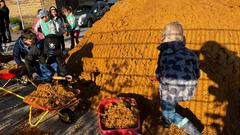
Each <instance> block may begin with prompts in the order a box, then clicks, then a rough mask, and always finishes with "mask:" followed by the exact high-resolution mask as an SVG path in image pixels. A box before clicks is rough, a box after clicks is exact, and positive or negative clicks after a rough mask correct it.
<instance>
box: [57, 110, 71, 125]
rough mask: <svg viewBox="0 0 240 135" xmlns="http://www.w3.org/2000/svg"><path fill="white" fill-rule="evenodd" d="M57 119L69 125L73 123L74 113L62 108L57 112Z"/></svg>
mask: <svg viewBox="0 0 240 135" xmlns="http://www.w3.org/2000/svg"><path fill="white" fill-rule="evenodd" d="M58 116H59V119H60V120H61V121H62V122H63V123H67V124H71V123H73V121H74V116H75V115H74V112H73V111H72V110H71V109H69V108H64V109H62V110H60V111H59V114H58Z"/></svg>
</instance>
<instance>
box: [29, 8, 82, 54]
mask: <svg viewBox="0 0 240 135" xmlns="http://www.w3.org/2000/svg"><path fill="white" fill-rule="evenodd" d="M62 13H63V14H64V15H65V18H63V17H61V16H60V15H59V13H58V10H57V8H56V7H54V6H51V7H50V9H49V11H48V10H45V9H41V10H38V15H37V18H36V19H35V20H34V24H33V26H32V29H33V30H34V32H36V33H37V37H38V39H39V40H41V39H43V38H44V37H46V36H47V35H49V34H54V35H57V36H58V38H59V40H60V41H61V44H62V50H63V51H64V50H65V43H64V34H66V35H70V38H71V49H72V48H74V47H75V44H78V43H79V39H78V38H79V34H80V28H79V26H78V25H77V24H76V22H75V16H74V15H73V14H72V9H71V8H70V7H63V8H62Z"/></svg>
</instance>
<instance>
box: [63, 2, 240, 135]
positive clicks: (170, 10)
mask: <svg viewBox="0 0 240 135" xmlns="http://www.w3.org/2000/svg"><path fill="white" fill-rule="evenodd" d="M239 13H240V1H239V0H200V1H196V0H184V1H179V0H168V1H160V0H159V1H155V0H121V1H119V3H117V4H116V5H114V6H113V7H112V8H111V10H110V12H108V13H107V14H105V16H104V17H103V18H102V19H101V20H100V21H98V22H96V23H95V24H94V26H93V27H92V28H91V29H90V30H89V31H88V32H87V33H86V35H85V37H84V38H83V40H82V41H81V43H80V44H79V45H78V47H76V48H74V49H73V50H71V51H70V53H69V54H70V57H68V59H67V63H68V67H69V70H70V71H71V72H72V73H73V74H75V75H76V76H81V78H83V79H86V80H94V81H96V84H97V85H99V86H101V88H102V89H101V91H100V93H99V95H98V97H95V98H94V101H96V104H97V102H98V101H99V100H102V99H104V98H106V97H113V96H116V95H117V94H119V93H135V94H140V95H143V96H145V97H146V98H148V99H149V100H156V103H158V89H157V86H158V84H157V83H154V82H151V81H150V80H149V79H148V77H149V76H153V75H154V73H155V72H154V71H155V68H156V63H157V56H158V53H159V52H158V51H157V49H156V48H157V46H158V45H159V42H160V35H161V30H162V28H163V27H164V25H166V24H167V23H169V22H170V21H173V20H178V21H180V22H181V23H182V24H183V26H184V29H185V35H186V46H187V47H188V48H190V49H192V50H194V51H195V52H196V53H197V55H198V56H199V58H200V59H201V61H202V63H201V69H202V71H201V78H200V81H199V85H198V90H197V92H196V95H195V97H194V99H193V100H192V101H191V102H184V103H181V105H182V106H185V107H188V108H190V109H191V110H192V111H193V113H194V114H195V115H196V116H197V117H198V118H199V119H200V120H201V122H202V124H204V126H205V130H206V134H208V133H210V132H213V133H214V134H240V133H239V132H240V131H239V130H237V129H239V128H240V123H239V120H238V118H239V117H240V114H239V112H240V111H239V108H240V107H239V106H240V105H239V104H240V101H239V99H240V94H239V89H240V58H239V57H240V25H239V20H240V14H239ZM161 133H162V132H161ZM173 133H174V132H173Z"/></svg>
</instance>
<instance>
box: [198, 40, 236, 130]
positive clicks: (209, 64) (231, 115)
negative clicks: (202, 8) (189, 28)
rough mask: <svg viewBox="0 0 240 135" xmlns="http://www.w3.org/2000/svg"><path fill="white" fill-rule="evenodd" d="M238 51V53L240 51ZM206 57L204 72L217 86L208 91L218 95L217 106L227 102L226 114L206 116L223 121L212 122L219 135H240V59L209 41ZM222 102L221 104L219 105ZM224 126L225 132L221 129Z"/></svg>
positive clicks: (202, 63)
mask: <svg viewBox="0 0 240 135" xmlns="http://www.w3.org/2000/svg"><path fill="white" fill-rule="evenodd" d="M238 51H239V50H238ZM200 53H201V54H202V56H203V60H202V61H201V69H202V70H203V71H204V72H205V73H206V74H207V76H208V78H209V79H211V80H212V81H214V82H215V83H217V85H218V87H215V86H209V88H208V91H209V93H210V94H211V95H214V96H215V99H214V101H215V103H216V104H215V107H217V106H218V105H219V104H221V103H224V102H228V104H227V105H226V115H225V116H223V115H222V114H211V113H206V116H208V117H210V118H212V119H214V120H221V121H223V125H220V124H218V123H212V124H211V126H212V127H214V128H215V129H216V131H217V132H218V133H217V134H218V135H221V134H224V135H237V134H238V135H239V134H240V130H239V129H240V120H239V118H240V106H239V104H240V94H239V93H240V58H239V57H238V56H237V55H236V53H234V52H232V51H230V50H228V49H226V48H225V47H223V46H222V45H221V44H219V43H217V42H216V41H207V42H205V43H204V44H203V47H202V48H201V50H200ZM217 103H219V104H217ZM221 127H222V129H221Z"/></svg>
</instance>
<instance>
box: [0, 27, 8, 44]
mask: <svg viewBox="0 0 240 135" xmlns="http://www.w3.org/2000/svg"><path fill="white" fill-rule="evenodd" d="M5 30H6V27H5V25H4V24H2V26H0V32H1V35H2V42H3V43H7V36H6V33H5Z"/></svg>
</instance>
